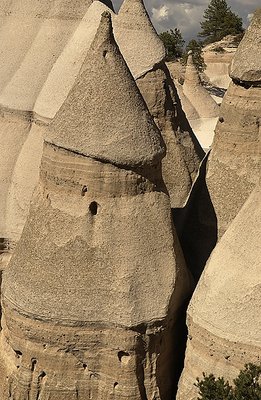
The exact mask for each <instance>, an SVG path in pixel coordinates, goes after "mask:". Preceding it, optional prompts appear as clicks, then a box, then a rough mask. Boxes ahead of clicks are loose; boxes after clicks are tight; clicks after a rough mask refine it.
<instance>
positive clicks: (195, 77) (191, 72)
mask: <svg viewBox="0 0 261 400" xmlns="http://www.w3.org/2000/svg"><path fill="white" fill-rule="evenodd" d="M185 82H193V83H194V84H198V85H201V83H200V79H199V74H198V71H197V69H196V67H195V64H194V61H193V52H192V50H190V51H189V52H188V59H187V66H186V72H185Z"/></svg>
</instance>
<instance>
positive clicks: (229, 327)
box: [178, 187, 261, 400]
mask: <svg viewBox="0 0 261 400" xmlns="http://www.w3.org/2000/svg"><path fill="white" fill-rule="evenodd" d="M260 248H261V190H260V187H259V188H257V189H256V190H255V191H254V192H253V193H252V195H251V196H250V198H249V199H248V201H247V202H246V204H245V205H244V206H243V208H242V209H241V211H240V212H239V214H238V215H237V217H236V218H235V219H234V221H233V222H232V223H231V225H230V227H229V228H228V230H227V232H226V233H225V234H224V236H223V237H222V239H221V240H220V242H219V244H218V245H217V247H216V248H215V250H214V251H213V253H212V255H211V257H210V259H209V262H208V264H207V266H206V268H205V271H204V272H203V275H202V277H201V279H200V281H199V284H198V286H197V288H196V290H195V292H194V295H193V297H192V300H191V303H190V306H189V309H188V325H189V340H188V345H187V351H186V360H185V369H184V371H183V376H182V379H181V381H180V385H179V386H180V389H179V396H178V399H179V400H185V399H186V400H192V399H195V398H197V393H196V388H195V385H194V383H195V382H196V378H197V377H202V373H203V372H204V373H206V374H214V375H215V376H217V377H218V376H224V378H225V380H227V379H228V380H229V381H230V382H231V383H232V381H233V379H234V378H235V377H236V376H237V375H238V373H239V371H240V370H241V369H243V368H244V365H245V364H246V363H250V362H252V363H254V364H257V365H259V363H260V355H261V334H260V332H261V320H260V303H261V262H260V261H261V260H260Z"/></svg>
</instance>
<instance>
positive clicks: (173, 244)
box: [0, 13, 191, 400]
mask: <svg viewBox="0 0 261 400" xmlns="http://www.w3.org/2000/svg"><path fill="white" fill-rule="evenodd" d="M101 100H103V101H101ZM104 100H106V101H104ZM79 121H80V124H79ZM115 121H116V122H117V123H116V124H115ZM106 133H107V134H106ZM101 137H102V138H103V140H101ZM164 154H165V147H164V144H163V141H162V138H161V136H160V132H159V130H158V128H157V127H156V125H155V123H154V122H153V120H152V118H151V116H150V114H149V112H148V110H147V107H146V105H145V103H144V100H143V98H142V97H141V95H140V93H139V91H138V89H137V86H136V84H135V82H134V80H133V78H132V76H131V74H130V72H129V70H128V68H127V66H126V64H125V61H124V59H123V57H122V56H121V54H120V52H119V49H118V46H117V45H116V43H115V41H114V38H113V35H112V29H111V21H110V15H109V14H108V13H106V14H103V17H102V21H101V24H100V27H99V29H98V32H97V34H96V36H95V39H94V42H93V43H92V45H91V48H90V50H89V52H88V54H87V56H86V60H85V63H84V68H83V69H82V72H81V74H80V75H79V76H78V78H77V79H76V82H75V84H74V86H73V88H72V89H71V91H70V93H69V95H68V97H67V99H66V101H65V102H64V104H63V106H62V107H61V109H60V110H59V112H58V113H57V115H56V117H55V118H54V120H53V122H52V123H51V124H50V126H49V128H47V132H46V141H45V143H44V152H43V158H42V163H41V171H40V183H39V185H38V189H37V191H36V193H35V196H34V199H33V202H32V205H31V209H30V214H29V217H28V219H27V223H26V226H25V228H24V231H23V234H22V237H21V240H20V241H19V243H18V245H17V247H16V250H15V252H14V255H13V257H12V259H11V262H10V264H9V267H8V268H7V270H6V272H5V276H4V285H3V293H2V301H3V317H2V326H3V329H2V331H1V342H0V343H1V344H0V375H1V377H5V378H4V379H1V381H0V394H1V398H2V399H7V398H9V397H10V396H11V397H12V399H13V400H18V399H19V400H27V399H28V396H29V397H30V399H33V400H36V399H39V398H48V399H50V400H67V399H68V400H72V399H79V400H81V399H82V400H86V399H87V398H95V399H99V400H100V399H108V398H110V399H118V400H120V399H123V398H126V399H132V400H134V399H139V400H140V399H141V398H155V399H156V398H157V399H170V398H171V396H172V393H173V384H174V382H173V375H172V374H173V367H174V369H175V365H176V359H177V356H178V352H179V349H178V348H176V346H178V343H176V342H175V340H173V339H174V338H175V335H176V331H175V324H176V320H177V318H178V313H179V308H180V307H181V305H182V304H183V302H184V300H185V298H186V297H187V296H188V295H189V293H190V287H191V285H190V277H189V274H188V273H187V270H186V266H185V263H184V259H183V255H182V252H181V250H180V247H179V244H178V240H177V238H176V235H175V232H174V231H173V226H172V222H171V209H170V199H169V196H168V194H167V193H166V189H165V185H164V183H163V181H162V178H161V159H162V157H163V156H164ZM155 226H157V229H156V230H155ZM155 293H157V296H155Z"/></svg>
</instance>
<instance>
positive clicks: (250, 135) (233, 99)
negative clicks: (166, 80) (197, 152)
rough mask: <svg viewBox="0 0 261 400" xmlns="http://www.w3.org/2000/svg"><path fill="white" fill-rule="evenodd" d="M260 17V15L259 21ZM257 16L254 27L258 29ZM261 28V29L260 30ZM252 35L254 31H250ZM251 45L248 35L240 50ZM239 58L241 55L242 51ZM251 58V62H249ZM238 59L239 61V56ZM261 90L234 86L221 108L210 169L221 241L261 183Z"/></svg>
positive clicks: (211, 192)
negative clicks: (256, 186) (260, 178)
mask: <svg viewBox="0 0 261 400" xmlns="http://www.w3.org/2000/svg"><path fill="white" fill-rule="evenodd" d="M258 15H259V14H257V17H258ZM255 19H256V16H254V17H253V19H252V22H251V24H254V26H256V22H255ZM260 29H261V26H260V25H259V30H260ZM250 31H251V28H250ZM245 41H246V42H247V43H249V42H248V35H245V36H244V38H243V40H242V42H241V44H240V47H241V46H243V48H245V44H244V42H245ZM238 51H239V55H240V54H241V52H240V49H239V50H238ZM250 56H251V58H250ZM235 57H238V56H237V54H236V56H235ZM240 57H241V59H242V65H244V59H245V58H247V59H248V62H249V65H251V64H252V63H255V61H254V60H252V58H253V57H255V58H256V56H254V54H253V53H252V52H251V51H250V52H249V57H248V54H247V55H246V54H244V55H242V54H241V56H240ZM246 71H247V67H246ZM260 99H261V87H260V85H259V84H258V83H257V84H255V83H254V82H253V83H252V85H251V87H249V86H248V85H247V86H244V85H242V84H239V82H238V81H237V80H236V81H235V82H232V83H231V84H230V86H229V88H228V91H227V93H226V95H225V97H224V99H223V102H222V105H221V108H220V118H219V122H218V124H217V126H216V132H215V138H214V143H213V150H212V152H211V156H210V159H209V165H208V169H207V176H206V180H207V186H208V190H209V193H210V197H211V200H212V203H213V206H214V209H215V212H216V217H217V227H218V236H219V237H221V236H222V235H223V233H224V232H225V231H226V229H227V228H228V226H229V224H230V223H231V221H232V220H233V219H234V218H235V216H236V215H237V213H238V212H239V210H240V208H241V207H242V206H243V204H244V202H245V201H246V200H247V198H248V196H249V195H250V193H251V192H252V190H253V189H254V187H255V185H256V184H257V183H258V180H259V176H260V169H261V164H260V163H261V146H260V140H261V130H260V129H261V128H260V125H261V124H260V121H261V110H260Z"/></svg>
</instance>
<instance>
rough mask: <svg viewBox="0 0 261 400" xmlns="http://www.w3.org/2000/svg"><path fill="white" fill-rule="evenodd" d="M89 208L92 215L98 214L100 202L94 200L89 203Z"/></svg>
mask: <svg viewBox="0 0 261 400" xmlns="http://www.w3.org/2000/svg"><path fill="white" fill-rule="evenodd" d="M89 210H90V212H91V214H92V215H97V214H98V203H97V202H96V201H92V202H91V204H90V205H89Z"/></svg>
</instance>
